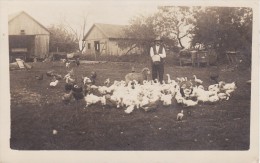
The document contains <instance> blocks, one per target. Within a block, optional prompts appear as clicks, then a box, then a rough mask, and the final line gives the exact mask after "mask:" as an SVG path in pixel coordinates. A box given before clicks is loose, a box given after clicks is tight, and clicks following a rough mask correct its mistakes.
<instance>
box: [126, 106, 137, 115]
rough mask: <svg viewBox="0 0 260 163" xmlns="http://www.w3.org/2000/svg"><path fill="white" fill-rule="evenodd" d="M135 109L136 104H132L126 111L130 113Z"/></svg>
mask: <svg viewBox="0 0 260 163" xmlns="http://www.w3.org/2000/svg"><path fill="white" fill-rule="evenodd" d="M134 109H135V107H134V105H130V106H128V107H127V108H126V110H125V113H127V114H130V113H132V111H133V110H134Z"/></svg>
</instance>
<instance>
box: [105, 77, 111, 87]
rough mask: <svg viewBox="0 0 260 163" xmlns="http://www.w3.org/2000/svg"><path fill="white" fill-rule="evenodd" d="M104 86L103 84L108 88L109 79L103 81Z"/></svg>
mask: <svg viewBox="0 0 260 163" xmlns="http://www.w3.org/2000/svg"><path fill="white" fill-rule="evenodd" d="M104 84H105V85H106V86H109V84H110V79H109V78H107V79H106V80H105V81H104Z"/></svg>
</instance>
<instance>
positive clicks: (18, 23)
mask: <svg viewBox="0 0 260 163" xmlns="http://www.w3.org/2000/svg"><path fill="white" fill-rule="evenodd" d="M21 30H24V33H25V35H37V34H45V35H49V34H50V33H49V32H48V31H46V29H44V28H43V27H42V26H41V25H39V24H38V23H37V22H35V21H34V20H33V19H31V18H30V17H29V16H27V15H26V14H20V15H18V16H17V17H15V18H14V19H13V20H11V21H10V22H9V23H8V33H9V35H20V34H21Z"/></svg>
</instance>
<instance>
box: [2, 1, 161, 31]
mask: <svg viewBox="0 0 260 163" xmlns="http://www.w3.org/2000/svg"><path fill="white" fill-rule="evenodd" d="M5 8H6V9H7V11H8V14H12V13H16V12H19V11H25V12H27V13H28V14H29V15H31V16H32V17H34V18H35V19H36V20H37V21H39V22H40V23H41V24H43V25H44V26H46V27H48V26H50V25H51V24H59V23H60V22H61V21H63V20H64V19H66V20H67V21H68V22H69V23H70V24H74V25H76V24H80V23H82V17H83V16H84V15H88V27H90V26H91V25H92V24H93V23H107V24H121V25H127V24H129V20H130V19H131V18H133V17H134V16H136V15H138V14H144V15H147V14H151V13H154V12H155V11H156V10H157V4H155V3H145V5H142V3H140V1H139V2H137V1H68V0H67V1H37V2H35V1H22V2H17V1H13V2H8V4H7V6H5Z"/></svg>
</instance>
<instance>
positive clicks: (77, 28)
mask: <svg viewBox="0 0 260 163" xmlns="http://www.w3.org/2000/svg"><path fill="white" fill-rule="evenodd" d="M78 18H81V19H78V21H79V22H80V23H73V24H72V23H69V22H68V21H67V20H66V19H64V20H63V21H64V24H65V25H64V26H65V28H66V29H67V30H68V31H70V32H71V33H72V34H73V36H74V39H75V40H76V42H77V43H78V48H77V50H78V51H79V52H80V53H82V52H83V51H84V49H85V47H86V42H85V41H84V40H83V39H84V37H85V35H86V33H87V20H88V15H87V14H83V16H81V17H78Z"/></svg>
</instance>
